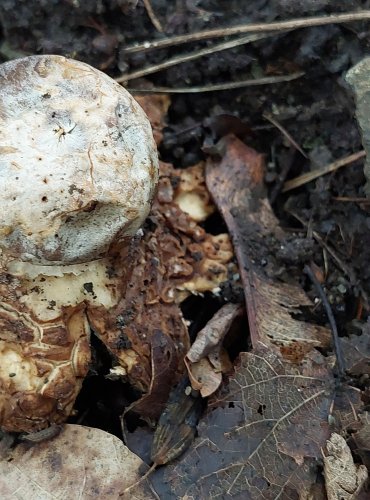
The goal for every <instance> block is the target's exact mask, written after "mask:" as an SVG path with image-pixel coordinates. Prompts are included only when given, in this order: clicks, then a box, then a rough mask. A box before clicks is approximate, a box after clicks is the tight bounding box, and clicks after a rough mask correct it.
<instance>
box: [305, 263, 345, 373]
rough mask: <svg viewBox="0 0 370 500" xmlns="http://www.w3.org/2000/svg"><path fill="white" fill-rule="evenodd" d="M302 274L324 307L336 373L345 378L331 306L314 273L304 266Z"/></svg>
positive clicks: (341, 352)
mask: <svg viewBox="0 0 370 500" xmlns="http://www.w3.org/2000/svg"><path fill="white" fill-rule="evenodd" d="M304 272H305V273H306V274H307V276H308V277H309V278H310V280H311V281H312V283H313V285H314V286H315V288H316V292H317V293H318V295H319V297H320V299H321V301H322V304H323V306H324V309H325V311H326V315H327V316H328V320H329V324H330V328H331V332H332V338H333V346H334V352H335V356H336V358H337V367H338V373H339V376H340V377H341V378H343V377H344V376H345V363H344V357H343V351H342V347H341V345H340V342H339V336H338V328H337V324H336V322H335V318H334V314H333V311H332V309H331V306H330V304H329V301H328V298H327V297H326V294H325V292H324V290H323V288H322V286H321V284H320V282H319V280H318V279H317V278H316V275H315V273H314V272H313V271H312V269H311V268H310V266H307V265H306V266H304Z"/></svg>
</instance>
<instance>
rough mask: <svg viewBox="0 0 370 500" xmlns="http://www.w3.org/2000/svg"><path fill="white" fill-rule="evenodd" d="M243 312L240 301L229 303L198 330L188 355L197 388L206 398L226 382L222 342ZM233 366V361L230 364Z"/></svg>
mask: <svg viewBox="0 0 370 500" xmlns="http://www.w3.org/2000/svg"><path fill="white" fill-rule="evenodd" d="M241 312H242V308H241V306H240V305H239V304H225V305H224V306H223V307H221V309H220V310H219V311H218V312H217V313H216V314H215V315H214V316H213V318H211V319H210V321H209V322H208V323H207V324H206V326H205V327H204V328H203V329H202V330H201V331H200V332H199V333H198V335H197V338H196V339H195V341H194V343H193V344H192V346H191V347H190V349H189V351H188V352H187V354H186V356H185V364H186V368H187V370H188V373H189V378H190V381H191V385H192V387H193V389H195V390H199V391H200V393H201V395H202V396H203V397H204V398H205V397H208V396H210V395H211V394H213V393H214V392H216V390H217V389H218V388H219V386H220V384H221V382H222V372H223V366H225V364H224V365H223V363H222V359H221V358H222V356H223V355H225V354H226V353H225V351H224V354H223V353H222V342H223V339H224V337H225V335H226V334H227V332H228V331H229V329H230V326H231V324H232V322H233V321H234V320H235V318H236V317H237V316H238V315H239V314H240V313H241ZM229 366H230V363H229V365H228V367H229Z"/></svg>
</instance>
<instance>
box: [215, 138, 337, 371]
mask: <svg viewBox="0 0 370 500" xmlns="http://www.w3.org/2000/svg"><path fill="white" fill-rule="evenodd" d="M220 149H223V152H224V155H223V157H222V159H221V160H220V161H217V160H214V159H213V160H211V159H210V160H209V161H208V163H207V169H206V182H207V186H208V188H209V190H210V192H211V194H212V196H213V199H214V200H215V202H216V204H217V206H218V208H219V210H220V212H221V213H222V215H223V217H224V219H225V222H226V224H227V226H228V229H229V232H230V234H231V236H232V238H233V242H234V246H235V253H236V256H237V259H238V262H239V269H240V274H241V278H242V282H243V285H244V289H245V297H246V302H247V312H248V321H249V327H250V334H251V340H252V344H253V345H254V346H255V347H256V346H258V344H259V343H262V344H264V345H270V346H271V347H273V348H275V349H277V350H279V351H280V352H281V353H282V354H283V356H285V357H286V358H287V359H290V360H292V361H297V362H299V360H300V359H302V357H303V356H304V355H305V353H306V352H308V351H310V349H312V347H314V346H320V347H328V346H329V345H330V333H329V331H328V330H327V329H326V328H323V327H320V326H317V325H313V324H311V323H306V322H303V321H298V320H297V319H294V318H293V317H292V315H293V314H294V313H295V314H297V313H298V312H299V308H300V306H307V305H310V304H311V303H310V301H309V299H308V297H307V296H306V295H305V293H304V291H303V290H302V288H301V287H300V286H299V285H298V284H297V283H296V282H294V281H293V280H291V279H289V280H287V281H286V282H283V281H281V279H279V278H278V273H279V269H278V268H279V266H278V265H277V263H276V261H275V255H274V252H277V251H278V249H281V247H282V246H284V241H285V235H284V232H283V230H282V229H281V228H280V226H279V224H278V221H277V219H276V217H275V215H274V214H273V212H272V209H271V207H270V205H269V203H268V200H267V197H266V191H265V188H264V185H263V176H264V158H263V155H261V154H259V153H257V152H256V151H254V150H253V149H251V148H249V147H248V146H246V145H245V144H244V143H243V142H241V141H240V140H239V139H237V138H236V137H234V136H226V137H224V138H223V139H222V140H221V141H220ZM274 249H275V250H274Z"/></svg>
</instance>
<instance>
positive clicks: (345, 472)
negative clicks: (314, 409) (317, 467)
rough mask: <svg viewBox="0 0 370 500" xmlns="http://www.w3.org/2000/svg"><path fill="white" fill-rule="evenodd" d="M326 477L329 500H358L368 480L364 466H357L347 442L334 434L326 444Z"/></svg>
mask: <svg viewBox="0 0 370 500" xmlns="http://www.w3.org/2000/svg"><path fill="white" fill-rule="evenodd" d="M326 448H327V454H325V455H324V476H325V486H326V493H327V496H328V500H338V499H340V500H356V498H357V495H358V494H359V493H360V491H361V489H362V487H363V485H364V483H365V481H366V480H367V478H368V473H367V469H366V467H365V466H364V465H355V463H354V462H353V457H352V454H351V450H350V449H349V446H348V445H347V443H346V440H345V439H344V438H343V437H342V436H340V435H339V434H336V433H333V434H332V435H331V436H330V439H329V440H328V442H327V443H326Z"/></svg>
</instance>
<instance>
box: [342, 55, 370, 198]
mask: <svg viewBox="0 0 370 500" xmlns="http://www.w3.org/2000/svg"><path fill="white" fill-rule="evenodd" d="M346 81H347V82H348V83H349V84H350V85H351V87H352V89H353V91H354V94H355V98H356V118H357V121H358V123H359V126H360V129H361V135H362V144H363V146H364V149H365V151H366V158H367V159H366V162H365V169H364V170H365V176H366V178H367V185H366V188H365V190H366V194H367V196H369V195H370V57H366V58H365V59H363V60H362V61H360V62H359V63H358V64H356V66H354V67H353V68H351V69H350V70H349V71H348V73H347V75H346Z"/></svg>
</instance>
